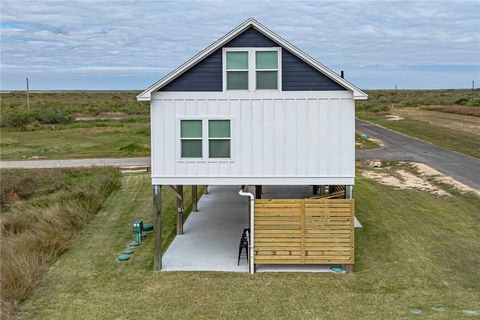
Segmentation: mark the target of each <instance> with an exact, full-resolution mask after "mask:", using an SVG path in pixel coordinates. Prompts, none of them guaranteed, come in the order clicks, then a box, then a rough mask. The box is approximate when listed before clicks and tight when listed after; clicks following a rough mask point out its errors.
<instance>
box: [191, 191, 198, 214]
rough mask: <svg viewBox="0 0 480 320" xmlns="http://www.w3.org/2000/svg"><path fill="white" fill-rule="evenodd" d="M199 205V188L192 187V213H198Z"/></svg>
mask: <svg viewBox="0 0 480 320" xmlns="http://www.w3.org/2000/svg"><path fill="white" fill-rule="evenodd" d="M197 203H198V194H197V186H196V185H193V186H192V212H197V211H198V206H197Z"/></svg>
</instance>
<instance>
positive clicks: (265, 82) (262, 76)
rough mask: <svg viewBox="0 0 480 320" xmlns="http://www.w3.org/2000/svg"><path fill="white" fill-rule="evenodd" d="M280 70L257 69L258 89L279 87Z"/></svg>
mask: <svg viewBox="0 0 480 320" xmlns="http://www.w3.org/2000/svg"><path fill="white" fill-rule="evenodd" d="M277 73H278V71H257V89H277Z"/></svg>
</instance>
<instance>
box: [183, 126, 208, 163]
mask: <svg viewBox="0 0 480 320" xmlns="http://www.w3.org/2000/svg"><path fill="white" fill-rule="evenodd" d="M202 144H203V129H202V120H180V157H181V158H203V148H202Z"/></svg>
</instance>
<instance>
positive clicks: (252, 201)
mask: <svg viewBox="0 0 480 320" xmlns="http://www.w3.org/2000/svg"><path fill="white" fill-rule="evenodd" d="M243 188H244V187H243V186H242V189H240V191H238V194H239V195H241V196H242V197H250V241H249V244H248V252H249V253H250V259H249V262H250V268H249V269H250V274H254V273H255V261H254V259H255V258H254V257H255V255H254V250H255V248H254V245H253V243H254V234H255V233H254V231H255V230H254V225H255V224H254V217H255V196H254V195H253V193H250V192H245V191H243Z"/></svg>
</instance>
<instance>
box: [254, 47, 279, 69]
mask: <svg viewBox="0 0 480 320" xmlns="http://www.w3.org/2000/svg"><path fill="white" fill-rule="evenodd" d="M255 55H256V56H255V60H256V64H257V69H278V51H257V52H256V53H255Z"/></svg>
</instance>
